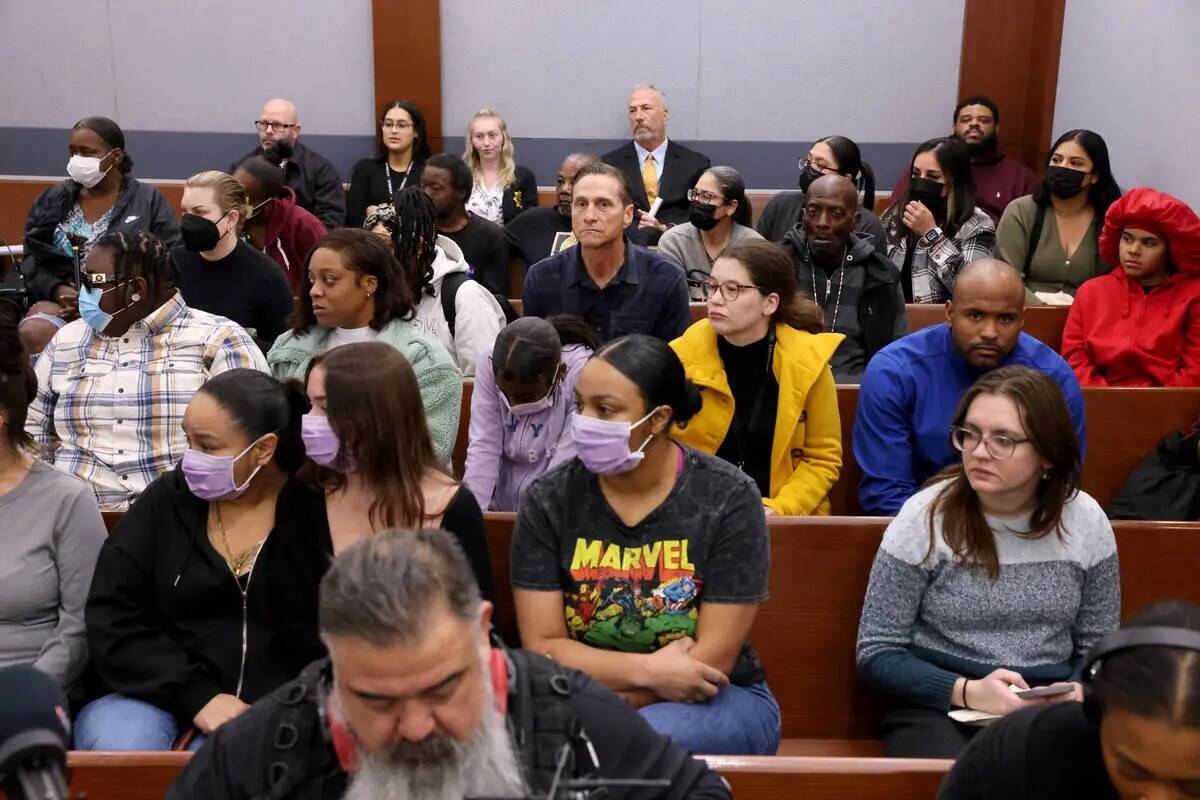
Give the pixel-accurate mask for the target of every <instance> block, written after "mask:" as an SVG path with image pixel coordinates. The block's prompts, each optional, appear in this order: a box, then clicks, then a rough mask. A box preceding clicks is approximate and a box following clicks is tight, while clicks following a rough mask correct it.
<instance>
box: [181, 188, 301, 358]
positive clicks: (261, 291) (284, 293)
mask: <svg viewBox="0 0 1200 800" xmlns="http://www.w3.org/2000/svg"><path fill="white" fill-rule="evenodd" d="M180 205H181V208H182V211H183V218H182V219H181V220H180V223H179V229H180V233H181V235H182V237H183V244H182V245H180V246H179V247H176V248H175V249H173V250H172V251H171V259H172V260H173V261H174V262H175V267H176V269H177V270H178V271H179V291H180V292H181V293H182V294H183V299H184V301H186V302H187V304H188V305H189V306H191V307H192V308H198V309H200V310H201V311H207V312H208V313H210V314H218V315H220V316H222V317H228V318H229V319H231V320H233V321H234V322H236V323H237V324H239V325H241V326H242V327H243V328H245V329H246V330H247V331H248V332H249V333H250V335H251V336H254V337H255V338H256V340H257V341H258V343H259V347H261V348H262V349H263V352H266V350H268V349H269V348H270V346H271V343H272V342H274V341H275V339H276V337H278V336H279V334H281V333H283V332H284V331H285V330H287V317H288V315H289V314H291V313H292V290H291V287H290V286H289V285H288V280H287V276H286V275H284V274H283V270H281V269H280V268H279V266H278V265H277V264H276V263H275V262H274V261H272V260H271V259H270V258H268V257H267V256H266V255H264V254H263V253H260V252H259V251H258V250H256V249H254V248H253V247H251V246H250V245H248V244H246V243H245V242H244V241H242V239H241V237H240V236H239V234H240V233H241V228H242V224H243V223H244V222H245V220H246V218H247V217H249V216H250V213H251V208H250V201H249V198H248V197H247V195H246V189H245V188H244V187H243V186H242V185H241V184H240V183H238V182H237V181H236V180H234V179H233V176H231V175H228V174H226V173H224V172H218V171H217V170H210V171H208V172H201V173H199V174H198V175H193V176H192V177H190V178H188V180H187V183H185V184H184V186H183V202H182V203H181V204H180ZM264 344H265V346H264Z"/></svg>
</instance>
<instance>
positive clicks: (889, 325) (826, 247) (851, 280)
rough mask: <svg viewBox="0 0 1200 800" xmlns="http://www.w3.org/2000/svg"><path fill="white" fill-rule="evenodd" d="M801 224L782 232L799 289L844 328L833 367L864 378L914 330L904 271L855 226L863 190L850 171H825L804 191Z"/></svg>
mask: <svg viewBox="0 0 1200 800" xmlns="http://www.w3.org/2000/svg"><path fill="white" fill-rule="evenodd" d="M800 219H801V223H800V224H798V225H796V226H795V227H793V228H792V229H791V230H790V231H788V232H787V234H786V235H785V236H784V238H783V242H782V245H783V249H784V250H786V251H787V253H788V255H789V256H791V259H792V264H793V265H794V266H795V268H796V278H797V280H798V281H799V283H800V291H802V292H803V293H804V294H806V295H808V296H810V297H812V298H813V299H814V300H816V301H817V305H819V306H821V308H822V309H823V310H824V312H825V330H826V331H829V332H832V333H841V334H845V336H846V338H845V339H843V340H842V343H841V344H840V345H838V349H837V351H836V352H835V353H834V354H833V359H832V360H831V361H830V366H831V367H832V368H833V377H834V379H835V380H837V382H838V383H858V382H859V381H860V380H861V379H862V375H863V371H864V370H865V369H866V368H867V362H868V361H870V360H871V357H872V356H874V355H875V353H877V352H879V351H880V350H881V349H883V348H884V347H885V346H887V345H888V344H890V343H891V342H892V341H893V340H895V339H898V338H900V337H901V336H903V335H904V334H906V333H908V316H907V315H906V314H905V313H904V292H903V290H902V289H901V286H900V270H899V269H897V268H896V265H895V264H893V263H892V262H891V261H890V260H889V259H888V258H887V256H886V255H884V254H883V253H881V252H880V251H878V250H876V249H875V244H874V241H873V240H871V239H869V238H867V237H864V236H860V235H859V234H857V233H856V232H855V226H856V225H857V224H858V222H859V208H858V190H857V189H855V188H854V184H853V183H851V182H850V179H849V178H847V177H846V176H844V175H823V176H822V177H820V178H817V179H816V180H815V181H813V182H812V185H811V186H809V187H808V193H807V194H806V195H805V198H804V208H803V213H802V214H801V217H800Z"/></svg>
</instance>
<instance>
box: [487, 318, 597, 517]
mask: <svg viewBox="0 0 1200 800" xmlns="http://www.w3.org/2000/svg"><path fill="white" fill-rule="evenodd" d="M598 346H599V342H597V341H596V335H595V334H594V333H593V332H592V329H591V328H590V327H588V326H587V325H586V324H585V323H584V322H583V320H581V319H579V318H578V317H568V316H557V317H551V318H550V319H541V318H540V317H522V318H521V319H518V320H516V321H514V322H513V323H512V324H510V325H508V326H507V327H506V328H505V329H504V330H502V331H500V335H499V336H497V337H496V346H495V347H494V348H493V349H492V350H490V351H484V352H483V353H482V354H480V356H479V368H478V369H477V370H476V371H475V388H474V390H473V391H472V392H471V431H470V437H469V444H468V445H467V465H466V476H465V477H464V478H463V483H465V484H466V486H467V488H469V489H470V490H471V491H472V492H474V493H475V499H476V500H477V501H478V502H479V507H480V508H482V509H483V510H484V511H516V510H517V500H518V499H519V498H520V495H521V492H523V491H524V490H525V487H526V486H528V485H529V484H530V483H531V482H532V481H533V480H534V479H535V478H537V477H538V476H540V475H541V474H543V473H544V472H546V471H547V470H549V469H551V468H552V467H555V466H558V465H559V464H561V463H562V462H564V461H570V460H571V459H572V458H574V457H575V438H574V436H573V434H572V426H571V416H572V414H573V413H574V411H575V397H574V394H573V392H574V389H575V381H576V379H578V377H579V371H580V370H581V369H583V365H584V363H585V362H587V360H588V358H590V357H591V355H592V352H593V351H594V350H595V349H596V348H597V347H598Z"/></svg>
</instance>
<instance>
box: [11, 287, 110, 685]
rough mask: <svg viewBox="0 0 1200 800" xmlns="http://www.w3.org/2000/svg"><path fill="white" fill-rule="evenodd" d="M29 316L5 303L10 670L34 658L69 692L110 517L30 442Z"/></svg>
mask: <svg viewBox="0 0 1200 800" xmlns="http://www.w3.org/2000/svg"><path fill="white" fill-rule="evenodd" d="M20 316H21V314H20V310H19V309H18V308H17V306H16V305H15V304H13V303H11V302H8V301H0V519H2V520H3V521H4V522H3V529H4V553H3V556H2V557H0V667H7V666H11V665H13V664H32V665H33V666H35V667H37V668H38V669H40V670H41V671H42V672H45V673H46V674H47V675H49V676H50V677H52V678H54V680H55V681H57V682H58V685H59V686H60V687H62V688H63V690H64V691H68V692H69V691H70V690H71V689H72V688H73V686H74V684H75V682H76V680H77V679H78V678H79V676H80V675H81V674H82V672H83V668H84V665H85V664H86V663H87V642H86V641H85V639H84V627H83V605H84V601H86V600H87V591H88V586H89V585H91V582H92V570H93V569H94V568H95V566H96V556H97V555H98V554H99V553H100V545H101V544H103V543H104V537H105V530H104V521H103V520H101V519H100V509H99V508H98V507H97V506H96V498H95V496H94V495H93V494H92V492H91V489H89V488H88V486H87V484H86V483H84V482H83V481H80V480H77V479H76V478H72V477H71V476H69V475H64V474H63V473H62V472H59V471H58V470H56V469H54V468H53V467H51V466H49V465H48V464H46V463H44V462H42V461H39V460H37V459H36V458H34V454H33V452H32V450H31V449H30V448H29V447H28V445H29V441H28V440H29V437H28V436H27V435H26V434H25V415H26V412H27V410H28V408H29V403H30V402H32V401H33V398H34V397H35V396H36V394H37V378H36V376H35V375H34V374H33V369H32V368H31V367H30V366H29V359H28V358H27V357H26V355H25V351H24V350H23V349H22V347H21V342H20V339H19V337H18V334H17V320H18V319H20ZM10 699H11V698H10Z"/></svg>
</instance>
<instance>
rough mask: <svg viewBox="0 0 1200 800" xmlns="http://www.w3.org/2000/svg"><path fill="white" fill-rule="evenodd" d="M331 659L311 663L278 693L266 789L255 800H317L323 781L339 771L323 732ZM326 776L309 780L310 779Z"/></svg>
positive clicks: (268, 751)
mask: <svg viewBox="0 0 1200 800" xmlns="http://www.w3.org/2000/svg"><path fill="white" fill-rule="evenodd" d="M329 668H330V667H329V660H328V659H324V660H322V661H319V662H316V663H313V664H310V665H309V666H308V667H306V668H305V669H304V671H303V672H301V673H300V677H299V678H297V679H296V680H295V681H293V682H292V683H289V684H286V685H284V686H283V687H281V688H279V689H277V690H276V692H275V698H276V699H277V700H278V701H279V703H280V704H281V706H282V713H281V714H280V715H279V720H278V722H277V723H276V725H275V730H274V731H272V733H271V738H270V741H269V742H267V743H266V744H267V751H266V753H267V755H266V759H265V760H266V763H267V775H266V784H267V788H266V791H264V792H263V793H262V794H260V795H257V796H256V797H255V798H254V800H284V799H285V798H286V799H287V800H318V798H319V797H320V795H321V784H322V783H323V781H324V779H326V778H329V777H332V776H334V775H336V774H337V773H338V772H339V767H338V765H337V763H336V759H335V758H334V757H333V756H332V751H331V748H330V745H329V744H328V742H327V741H326V739H327V738H328V737H327V735H326V734H325V733H323V732H322V726H323V724H324V721H323V720H322V718H321V711H320V709H321V703H322V700H321V698H322V696H323V694H324V692H323V690H322V688H321V687H322V685H323V683H324V682H325V681H327V680H328V677H329ZM313 775H317V776H323V778H322V779H320V780H310V776H313Z"/></svg>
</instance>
